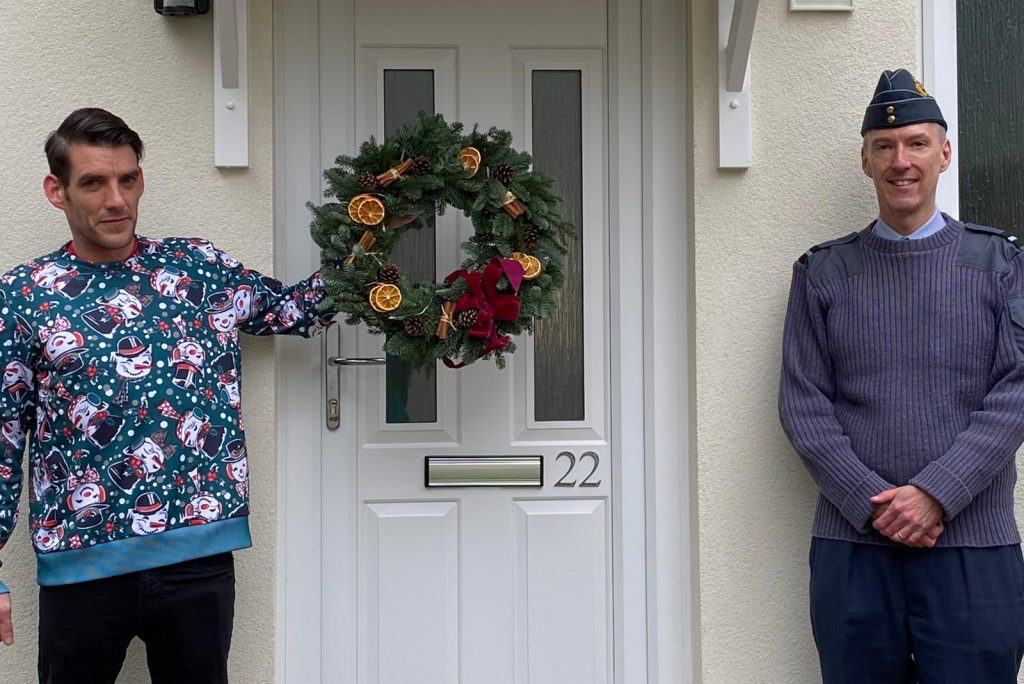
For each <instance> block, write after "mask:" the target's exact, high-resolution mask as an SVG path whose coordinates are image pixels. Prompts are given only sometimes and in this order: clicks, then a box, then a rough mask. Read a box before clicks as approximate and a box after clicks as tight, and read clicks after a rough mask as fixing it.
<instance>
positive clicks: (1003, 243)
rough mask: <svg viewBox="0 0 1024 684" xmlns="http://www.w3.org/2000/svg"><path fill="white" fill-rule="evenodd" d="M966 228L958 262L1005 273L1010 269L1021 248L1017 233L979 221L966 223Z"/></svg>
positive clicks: (962, 264)
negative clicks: (1012, 233)
mask: <svg viewBox="0 0 1024 684" xmlns="http://www.w3.org/2000/svg"><path fill="white" fill-rule="evenodd" d="M964 229H965V232H964V237H963V240H962V241H961V244H960V257H959V259H958V260H957V263H958V264H960V265H961V266H971V267H973V268H979V269H981V270H983V271H995V272H997V273H1003V274H1005V273H1007V272H1008V271H1009V268H1010V261H1011V260H1012V259H1013V257H1014V256H1015V255H1016V254H1017V253H1018V252H1020V250H1021V245H1020V243H1019V242H1018V240H1017V236H1016V235H1011V234H1010V233H1007V232H1006V231H1005V230H999V229H998V228H992V227H991V226H982V225H979V224H977V223H965V224H964Z"/></svg>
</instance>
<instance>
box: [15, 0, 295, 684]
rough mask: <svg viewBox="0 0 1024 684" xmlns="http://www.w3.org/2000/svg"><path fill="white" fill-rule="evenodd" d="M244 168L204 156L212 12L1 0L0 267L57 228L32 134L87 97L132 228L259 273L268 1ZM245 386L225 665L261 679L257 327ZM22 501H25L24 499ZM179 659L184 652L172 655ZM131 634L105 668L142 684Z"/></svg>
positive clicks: (19, 601) (27, 595)
mask: <svg viewBox="0 0 1024 684" xmlns="http://www.w3.org/2000/svg"><path fill="white" fill-rule="evenodd" d="M248 6H249V74H250V80H249V84H250V122H249V125H250V134H249V135H250V141H251V145H250V168H249V169H246V170H231V171H220V170H217V169H216V168H214V166H213V126H212V123H211V122H212V117H213V113H212V107H213V104H212V100H213V95H212V92H213V20H212V15H207V16H204V17H192V18H183V19H170V18H162V17H160V16H159V15H157V14H156V13H154V12H153V4H152V3H151V2H148V1H146V2H84V1H82V0H72V1H69V2H62V3H54V2H44V1H43V0H28V1H27V2H4V3H0V130H2V135H0V188H3V193H2V194H0V216H2V217H3V218H2V220H0V241H2V244H3V249H2V250H0V270H6V269H7V268H9V267H11V266H14V265H15V264H17V263H19V262H21V261H24V260H26V259H29V258H31V257H34V256H37V255H40V254H44V253H46V252H49V251H50V250H52V249H54V248H55V247H57V246H59V245H60V244H61V243H62V242H63V241H65V240H66V239H67V238H68V229H67V224H66V223H65V221H64V217H63V215H62V214H61V213H59V212H58V211H57V210H55V209H53V208H52V207H50V205H49V204H47V202H46V200H45V198H44V197H43V192H42V185H41V183H42V178H43V176H44V175H45V174H46V162H45V158H44V156H43V153H42V144H43V140H44V139H45V137H46V135H47V134H48V133H49V131H50V130H52V129H53V128H55V127H56V126H57V124H58V123H59V122H60V121H61V119H63V117H64V116H65V115H67V114H68V113H69V112H70V111H71V110H72V109H75V108H76V107H81V106H90V105H95V106H101V107H105V108H107V109H110V110H112V111H114V112H115V113H117V114H119V115H120V116H121V117H123V118H124V119H125V120H126V121H127V122H128V124H129V125H130V126H132V127H133V128H135V129H136V130H137V131H138V132H139V133H140V135H141V136H142V138H143V140H144V141H145V143H146V147H147V153H146V158H145V160H144V161H143V168H144V169H145V173H146V192H145V195H144V196H143V198H142V202H141V206H140V217H141V218H140V221H139V232H140V233H142V234H144V235H149V236H154V237H158V236H163V235H188V236H193V235H195V236H204V237H208V238H210V239H212V240H214V241H215V242H216V243H217V245H218V246H219V247H221V248H222V249H225V250H226V251H228V252H229V253H231V254H232V255H234V256H236V257H237V258H239V259H240V260H242V262H243V263H245V264H246V265H248V266H251V267H253V268H256V269H258V270H261V271H263V272H266V273H269V272H270V270H271V266H272V256H273V255H272V252H271V245H272V244H273V203H272V191H273V150H272V109H273V107H272V104H273V90H272V80H271V79H272V72H273V53H272V44H271V33H272V31H271V21H272V12H271V1H270V0H249V3H248ZM243 349H244V359H245V360H244V368H245V370H244V371H243V373H244V380H245V385H244V391H243V402H244V405H245V409H246V412H245V418H246V428H247V433H248V439H249V454H250V458H251V459H252V465H253V467H252V471H253V472H252V486H251V491H252V498H253V510H254V514H253V516H252V519H251V523H252V528H253V536H254V543H255V548H254V549H251V550H249V551H244V552H240V553H237V554H236V556H235V558H236V564H237V568H238V586H237V588H238V600H237V604H236V620H235V633H234V642H233V648H232V658H231V675H232V680H233V681H238V682H268V681H271V680H272V678H273V649H274V634H273V624H274V619H273V606H274V576H273V575H274V570H273V568H274V546H273V545H274V516H275V512H274V510H273V507H272V506H273V501H274V498H275V492H274V487H275V463H274V457H275V454H274V448H273V444H274V441H275V440H274V396H273V391H274V390H273V370H274V366H273V353H272V352H273V349H272V342H270V341H269V340H252V339H251V338H250V339H247V340H246V341H245V342H244V343H243ZM26 507H27V500H23V502H22V508H23V510H24V509H25V508H26ZM27 537H28V525H27V523H26V522H25V521H24V520H23V522H22V523H21V524H19V526H18V528H17V530H15V534H14V538H13V539H12V541H11V543H10V545H9V546H8V547H7V548H6V549H5V550H4V551H3V552H2V553H0V558H2V559H3V561H4V567H3V570H2V571H0V573H2V577H3V579H4V581H5V582H7V583H8V584H9V585H10V586H11V587H12V590H13V600H14V611H15V630H16V643H15V646H14V647H13V648H10V649H5V648H3V647H2V646H0V673H3V674H2V675H0V679H2V680H3V681H4V682H31V681H35V659H36V646H35V638H36V617H37V616H36V590H35V562H34V559H33V556H32V553H31V549H30V544H29V541H28V538H27ZM183 657H187V654H183ZM144 660H145V659H144V653H143V649H142V648H141V646H140V644H139V643H138V642H136V644H135V645H134V646H133V648H132V649H131V651H130V653H129V657H128V661H127V663H126V665H125V669H124V671H123V673H122V676H121V678H120V680H119V681H121V682H126V683H132V684H133V683H135V682H147V681H149V677H148V674H147V673H146V668H145V662H144Z"/></svg>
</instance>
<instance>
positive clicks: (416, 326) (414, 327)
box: [403, 316, 424, 337]
mask: <svg viewBox="0 0 1024 684" xmlns="http://www.w3.org/2000/svg"><path fill="white" fill-rule="evenodd" d="M403 325H404V326H405V334H406V335H408V336H409V337H419V336H420V335H422V334H423V331H424V326H423V318H422V317H420V316H410V317H409V318H406V319H405V323H404V324H403Z"/></svg>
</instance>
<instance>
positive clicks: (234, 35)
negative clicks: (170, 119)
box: [213, 0, 249, 168]
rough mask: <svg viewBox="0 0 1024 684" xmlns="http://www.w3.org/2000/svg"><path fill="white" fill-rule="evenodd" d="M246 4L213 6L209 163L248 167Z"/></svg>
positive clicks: (220, 1) (218, 0) (226, 1)
mask: <svg viewBox="0 0 1024 684" xmlns="http://www.w3.org/2000/svg"><path fill="white" fill-rule="evenodd" d="M247 9H248V8H247V0H214V2H213V24H214V31H213V145H214V152H213V163H214V165H215V166H218V167H221V168H232V167H247V166H249V77H248V71H249V59H248V47H249V41H248V16H247V15H248V13H247Z"/></svg>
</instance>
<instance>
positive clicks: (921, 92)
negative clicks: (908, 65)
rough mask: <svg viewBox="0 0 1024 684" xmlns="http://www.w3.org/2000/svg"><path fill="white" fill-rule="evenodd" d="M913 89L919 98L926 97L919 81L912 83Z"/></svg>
mask: <svg viewBox="0 0 1024 684" xmlns="http://www.w3.org/2000/svg"><path fill="white" fill-rule="evenodd" d="M914 87H915V88H917V92H918V93H919V94H920V95H921V97H928V91H927V90H925V89H924V86H923V85H921V82H920V81H914Z"/></svg>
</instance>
